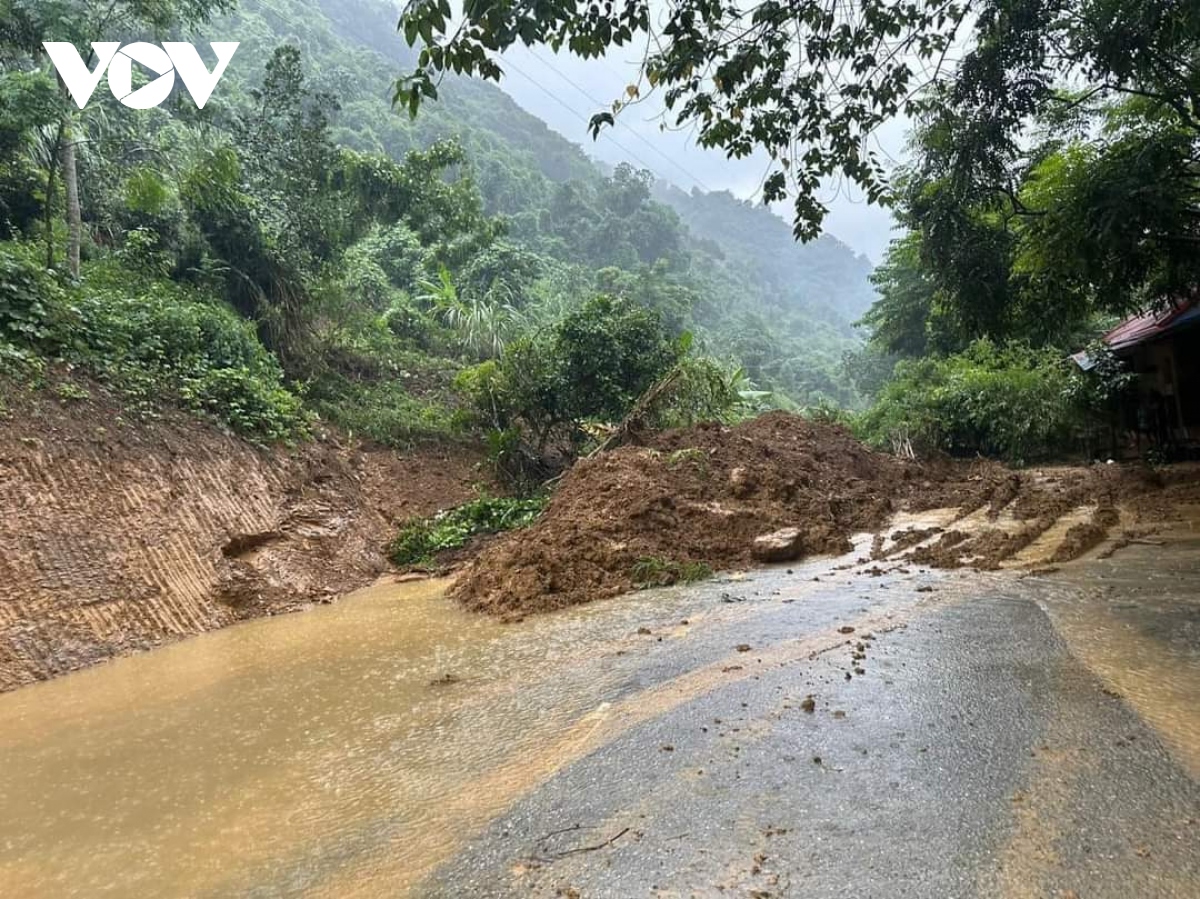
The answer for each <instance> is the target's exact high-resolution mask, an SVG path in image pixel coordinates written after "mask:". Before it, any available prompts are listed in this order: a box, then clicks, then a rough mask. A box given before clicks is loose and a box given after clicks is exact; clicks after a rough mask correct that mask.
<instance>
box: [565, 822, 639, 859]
mask: <svg viewBox="0 0 1200 899" xmlns="http://www.w3.org/2000/svg"><path fill="white" fill-rule="evenodd" d="M627 833H629V828H628V827H626V828H625V829H624V830H622V831H620V832H618V833H615V834H613V835H612V836H611V837H609V838H608V839H607V840H605V841H604V842H603V843H597V844H596V845H595V846H579V847H577V848H575V849H567V850H565V851H563V852H560V853H558V855H556V856H555V858H562V857H563V856H564V855H574V854H575V853H576V852H596V851H597V850H600V849H607V848H608V847H609V846H611V845H612V844H613V843H615V842H616V841H617V840H619V839H621V837H623V836H625V834H627Z"/></svg>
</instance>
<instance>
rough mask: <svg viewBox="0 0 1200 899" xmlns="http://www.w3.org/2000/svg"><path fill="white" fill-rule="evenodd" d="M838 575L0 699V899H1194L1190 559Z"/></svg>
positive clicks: (329, 612) (1197, 892)
mask: <svg viewBox="0 0 1200 899" xmlns="http://www.w3.org/2000/svg"><path fill="white" fill-rule="evenodd" d="M868 542H869V541H868ZM859 551H860V552H861V551H862V548H861V547H860V550H859ZM853 559H854V556H851V557H849V558H848V559H847V560H838V561H834V562H831V561H816V562H811V563H808V564H805V565H804V566H798V567H795V568H793V569H790V570H789V569H784V568H779V569H773V570H770V571H762V572H755V573H752V574H750V575H748V576H745V577H741V578H738V577H734V578H721V579H718V580H715V581H712V582H709V583H706V584H702V585H697V586H692V587H686V588H672V589H668V590H663V591H647V592H644V593H640V594H636V595H634V596H631V597H626V598H623V599H619V600H614V601H611V602H605V603H597V604H595V605H594V606H590V607H586V608H582V609H576V610H571V611H569V612H566V613H563V614H558V615H551V616H544V617H541V618H536V619H530V620H529V621H526V622H523V623H521V624H518V625H498V624H495V623H493V622H490V621H488V620H486V619H482V618H478V617H474V616H468V615H465V614H464V613H461V612H459V611H457V610H456V609H455V608H454V607H453V606H452V605H451V604H450V603H449V602H448V601H447V600H445V599H444V598H443V597H441V595H440V591H439V590H438V588H437V585H431V584H424V585H416V586H413V585H401V586H396V585H391V586H388V585H384V586H381V587H379V588H377V589H375V590H373V591H368V592H367V593H366V594H364V595H363V596H360V597H356V598H352V599H350V600H348V601H346V602H343V603H341V604H339V605H337V606H334V607H331V608H328V609H322V610H318V611H315V612H313V613H308V614H304V615H298V616H291V617H287V618H281V619H274V620H266V621H259V622H253V623H250V624H247V625H245V626H239V627H235V628H231V629H229V630H227V631H222V632H218V633H213V634H208V635H205V636H203V637H200V638H197V639H196V640H192V641H188V642H187V643H183V644H178V645H176V646H172V647H168V648H166V649H163V650H160V651H156V652H153V653H150V654H147V655H144V656H140V657H132V658H128V659H122V660H119V661H117V662H114V663H112V664H110V665H106V666H103V667H101V668H97V669H93V670H91V671H85V672H81V673H79V674H76V675H71V676H68V677H66V678H63V679H61V680H59V681H55V682H51V683H48V684H43V685H39V686H37V687H33V688H30V689H28V690H22V691H19V692H18V693H15V694H11V695H8V696H3V697H0V808H2V809H3V810H4V815H3V816H0V895H5V896H7V895H14V896H18V895H19V896H22V897H25V896H96V895H113V896H126V895H129V896H132V895H156V896H177V895H179V896H182V895H187V896H231V895H237V896H261V897H268V896H292V895H312V896H337V897H343V896H372V897H374V896H379V897H384V896H387V897H391V896H398V895H413V896H433V897H441V896H445V897H462V896H485V897H486V896H496V897H500V896H546V897H552V896H563V897H570V896H579V897H615V899H625V897H640V896H744V897H756V899H763V897H788V896H794V897H824V896H830V897H833V896H837V897H842V896H846V895H855V896H882V897H891V896H914V897H926V896H927V897H949V896H998V897H1010V896H1011V897H1064V899H1065V897H1072V896H1074V897H1078V899H1091V897H1108V896H1114V897H1115V896H1120V897H1122V899H1128V897H1131V896H1137V897H1141V896H1164V897H1176V896H1177V897H1189V899H1191V897H1195V896H1200V820H1198V819H1200V540H1197V539H1196V538H1195V537H1194V536H1192V535H1183V536H1178V535H1177V537H1176V538H1173V539H1172V540H1171V541H1169V542H1168V543H1166V544H1165V545H1163V546H1131V547H1128V548H1127V549H1125V550H1123V551H1122V552H1121V553H1120V554H1118V555H1117V556H1116V557H1114V558H1113V559H1111V560H1109V561H1106V562H1104V561H1095V560H1093V561H1087V560H1084V561H1082V562H1080V563H1079V564H1076V565H1070V566H1066V567H1064V569H1063V570H1062V571H1059V572H1057V573H1054V574H1050V575H1047V576H1039V577H1023V576H1021V575H1019V574H1017V573H1014V572H1004V573H996V574H979V573H974V572H965V571H959V572H928V571H922V570H919V569H916V568H907V569H906V568H904V567H903V566H901V565H896V564H891V565H884V566H883V569H884V570H882V571H880V570H879V569H876V572H877V573H875V574H872V572H871V569H872V568H875V567H876V566H874V565H873V564H871V563H868V564H865V565H854V566H852V567H846V566H848V565H850V563H851V562H852V561H853Z"/></svg>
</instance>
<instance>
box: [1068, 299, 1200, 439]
mask: <svg viewBox="0 0 1200 899" xmlns="http://www.w3.org/2000/svg"><path fill="white" fill-rule="evenodd" d="M1101 340H1102V341H1103V342H1104V343H1105V344H1106V345H1107V346H1108V348H1109V349H1110V350H1112V351H1113V353H1115V354H1116V355H1117V356H1118V357H1120V358H1121V360H1122V361H1124V362H1125V364H1126V365H1127V366H1128V367H1129V370H1130V371H1132V372H1133V373H1135V374H1136V375H1137V382H1136V388H1137V389H1136V396H1135V397H1131V400H1130V402H1129V403H1127V405H1126V407H1125V408H1124V409H1123V410H1122V416H1121V417H1122V422H1121V425H1122V427H1123V429H1124V430H1126V431H1127V432H1131V433H1133V434H1134V435H1136V438H1137V443H1138V445H1139V448H1140V447H1141V445H1142V444H1143V443H1148V444H1149V445H1159V446H1162V447H1164V448H1167V447H1181V448H1182V447H1195V446H1197V445H1200V298H1197V297H1192V298H1190V299H1187V300H1180V301H1175V302H1172V303H1170V304H1168V305H1167V306H1165V307H1155V308H1153V309H1150V310H1148V311H1146V312H1142V313H1140V314H1138V315H1133V316H1130V317H1129V318H1127V319H1125V321H1123V322H1121V323H1120V324H1119V325H1117V326H1116V327H1115V328H1113V329H1112V330H1111V331H1109V332H1108V333H1107V334H1105V335H1104V337H1103V338H1101ZM1071 358H1072V359H1074V360H1075V362H1076V363H1077V364H1078V365H1079V367H1080V368H1082V369H1084V370H1085V371H1087V370H1089V369H1091V368H1092V367H1093V365H1094V364H1095V362H1094V360H1092V359H1091V358H1090V357H1089V356H1088V354H1087V353H1086V352H1079V353H1076V354H1075V355H1074V356H1072V357H1071Z"/></svg>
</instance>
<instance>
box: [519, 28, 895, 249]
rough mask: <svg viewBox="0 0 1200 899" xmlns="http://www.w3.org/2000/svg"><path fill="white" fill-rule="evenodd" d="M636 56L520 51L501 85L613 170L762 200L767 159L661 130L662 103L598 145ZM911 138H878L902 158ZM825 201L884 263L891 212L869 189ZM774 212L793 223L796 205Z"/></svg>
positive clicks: (831, 224) (629, 52) (843, 234)
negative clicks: (596, 126) (597, 126)
mask: <svg viewBox="0 0 1200 899" xmlns="http://www.w3.org/2000/svg"><path fill="white" fill-rule="evenodd" d="M635 54H636V51H635V50H633V49H631V48H626V49H625V50H620V49H618V50H614V51H612V52H610V53H609V54H608V56H606V57H605V58H603V59H599V60H582V59H578V58H577V57H574V56H571V55H569V54H566V53H563V54H559V55H555V54H554V53H552V52H551V50H550V49H549V48H548V47H538V48H537V49H535V50H529V49H525V48H522V47H517V48H514V49H512V50H510V51H509V52H507V53H506V54H505V55H504V69H505V78H504V80H503V81H502V82H501V85H500V86H501V88H503V89H504V90H505V91H507V92H508V94H509V95H510V96H512V97H513V98H514V99H515V100H516V101H517V102H518V103H519V104H520V105H521V106H523V107H524V108H525V109H527V110H529V112H531V113H533V114H534V115H536V116H537V117H538V118H540V119H542V120H543V121H545V122H546V123H547V124H548V125H549V126H550V127H551V128H553V129H554V130H555V131H558V132H559V133H560V134H562V135H563V136H564V137H566V138H568V139H569V140H571V141H573V142H574V143H577V144H579V145H580V146H582V147H583V149H584V151H585V152H586V153H588V154H589V155H591V156H594V157H595V158H597V159H600V160H603V161H604V162H606V163H609V164H610V165H615V164H616V163H619V162H628V163H630V164H632V165H634V166H636V167H638V168H647V169H650V171H652V172H654V174H655V175H656V176H658V177H660V178H663V179H665V180H668V181H671V182H672V183H674V184H676V185H678V186H679V187H682V188H683V189H684V190H691V188H692V187H693V186H698V187H700V188H701V189H702V190H708V191H719V190H728V191H730V192H732V193H733V194H734V195H735V196H737V197H740V198H743V199H744V198H750V197H754V196H756V195H757V193H758V190H759V187H760V185H761V183H762V179H763V177H764V175H765V174H766V172H767V162H768V159H767V157H766V156H765V155H762V156H758V157H751V158H748V159H739V160H727V159H726V158H725V154H724V153H722V152H720V151H717V150H704V149H701V148H700V147H698V146H696V144H695V141H694V139H693V136H692V134H690V133H689V132H680V131H673V130H666V131H663V130H661V129H660V124H661V123H663V122H664V121H665V119H663V118H662V117H661V112H662V106H661V103H659V102H658V101H657V98H656V97H651V99H649V100H647V101H644V102H642V103H640V104H638V105H635V106H631V107H629V108H627V109H625V110H624V111H622V113H621V114H620V115H619V116H618V117H617V122H618V124H617V127H616V128H606V129H604V131H603V132H602V136H601V138H600V139H599V140H598V141H593V140H592V138H591V136H590V135H589V134H588V133H587V122H588V119H590V118H591V116H592V114H593V113H596V112H599V111H600V110H602V109H604V108H606V107H608V106H609V105H610V104H611V103H612V101H613V100H614V99H615V98H617V97H622V96H624V93H625V86H626V85H627V84H629V83H631V82H632V81H634V80H635V77H636V72H637V68H636V64H635V63H634V62H632V61H631V60H633V57H634V56H635ZM904 132H905V125H904V123H902V122H896V123H894V124H892V125H890V126H888V127H886V128H885V129H883V130H882V131H881V132H880V133H879V134H878V135H877V137H878V142H879V147H880V148H881V149H882V150H883V151H884V152H885V153H887V154H889V155H890V156H891V157H893V158H895V159H899V158H900V157H901V155H902V147H903V144H904ZM821 199H822V200H823V201H824V202H825V203H826V205H828V206H829V208H830V214H829V216H828V218H827V219H826V220H825V230H826V231H828V232H829V233H830V234H833V235H834V236H836V237H838V238H839V239H840V240H842V241H843V242H845V243H847V244H849V245H850V246H851V247H853V248H854V249H855V250H857V251H858V252H860V253H865V254H866V255H867V256H868V257H869V258H870V259H871V261H872V262H875V263H878V262H879V261H880V258H881V257H882V255H883V251H884V249H885V248H886V247H887V244H888V241H889V240H890V239H891V229H892V226H893V221H892V217H891V214H890V213H889V212H888V211H887V210H885V209H880V208H879V207H878V206H870V205H868V204H867V202H866V200H865V199H864V198H863V196H862V193H861V191H859V190H857V189H854V190H851V191H848V190H847V189H846V188H845V186H842V187H841V188H839V187H838V186H837V185H833V184H831V185H829V187H828V188H827V189H826V191H825V193H824V195H823V196H822V197H821ZM774 208H775V211H776V212H777V213H778V214H780V215H781V216H783V218H785V219H786V220H787V221H788V222H789V223H790V222H791V220H792V210H791V208H790V205H789V204H787V203H783V204H777V205H776V206H775V207H774Z"/></svg>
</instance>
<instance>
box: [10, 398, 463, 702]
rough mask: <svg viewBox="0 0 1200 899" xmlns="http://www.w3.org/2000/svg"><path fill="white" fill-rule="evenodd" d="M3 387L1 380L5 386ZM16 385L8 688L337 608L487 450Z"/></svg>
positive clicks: (457, 496) (455, 495) (452, 492)
mask: <svg viewBox="0 0 1200 899" xmlns="http://www.w3.org/2000/svg"><path fill="white" fill-rule="evenodd" d="M3 386H4V385H2V384H0V388H2V387H3ZM86 386H87V390H88V392H89V393H90V394H91V397H92V398H90V399H88V400H86V401H83V402H79V401H73V402H71V403H70V404H63V403H60V402H59V401H57V400H55V399H54V398H52V397H51V396H50V395H49V394H48V393H45V392H43V393H37V394H28V393H22V392H21V391H16V390H13V391H10V392H9V393H8V394H7V395H6V396H5V404H6V405H7V406H8V415H7V417H6V418H5V419H4V420H0V509H3V515H0V691H3V690H7V689H12V688H14V687H17V686H20V685H21V684H24V683H29V682H32V681H36V680H42V679H45V678H47V677H51V676H53V675H55V674H60V673H63V672H66V671H70V670H73V669H76V668H81V667H84V666H86V665H89V664H92V663H94V662H97V661H100V660H102V659H105V658H108V657H110V656H114V655H119V654H122V653H125V652H129V651H133V650H138V649H144V648H147V647H150V646H154V645H157V644H160V643H163V642H167V641H170V640H173V639H178V638H180V637H184V636H189V635H192V634H198V633H201V632H203V631H207V630H212V629H214V628H218V627H222V626H224V625H227V624H231V623H233V622H235V621H239V620H243V619H247V618H254V617H258V616H262V615H272V614H276V613H278V612H283V611H289V610H292V609H296V608H302V607H305V606H308V605H311V604H313V603H318V602H328V601H329V600H330V598H331V597H333V596H335V595H336V594H338V593H341V592H344V591H347V590H352V589H355V588H356V587H360V586H363V585H365V584H367V583H369V582H370V581H372V580H373V579H374V578H375V577H377V576H378V575H379V574H380V573H381V572H383V571H384V570H386V568H387V563H386V560H385V559H384V557H383V554H382V550H383V547H384V546H385V545H386V543H387V541H388V540H389V539H390V538H391V537H392V535H393V534H394V532H395V527H396V523H397V522H399V521H402V520H404V519H407V518H409V517H410V516H413V515H428V514H430V513H432V512H434V511H436V510H437V509H439V508H444V507H447V506H451V505H454V504H456V503H460V502H464V501H466V500H467V499H469V498H470V497H471V496H472V495H473V492H474V491H473V489H472V483H473V482H474V481H475V480H477V479H478V477H479V474H478V471H477V469H476V467H475V465H476V463H477V462H478V461H479V459H478V457H477V456H472V455H471V454H470V453H468V452H465V451H463V450H462V449H461V448H457V447H446V448H432V449H427V450H424V451H422V452H420V453H415V454H413V455H411V456H407V457H402V456H399V455H397V454H396V453H394V452H391V451H388V450H364V449H362V448H360V447H356V446H347V445H344V444H342V443H340V442H338V441H337V440H336V439H335V438H333V437H328V438H325V439H321V440H316V441H312V442H309V443H305V444H303V445H301V446H299V447H297V448H295V449H287V448H278V449H274V450H270V451H268V450H261V449H257V448H255V447H252V446H250V445H248V444H247V443H245V442H244V441H241V440H239V439H237V438H235V437H232V436H229V435H227V434H225V433H222V432H221V431H219V430H218V429H216V428H215V427H212V426H209V425H206V424H204V423H201V422H198V421H196V420H194V419H192V418H190V417H188V416H185V415H182V414H173V413H171V412H170V411H169V410H168V411H164V412H163V413H162V414H161V415H160V416H159V417H158V418H156V419H155V420H138V419H129V418H123V415H124V414H125V413H123V410H122V408H121V406H120V404H119V403H116V402H111V401H109V400H107V399H106V398H105V396H104V394H103V392H102V390H101V389H100V388H98V387H97V386H96V385H94V384H88V385H86Z"/></svg>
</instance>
